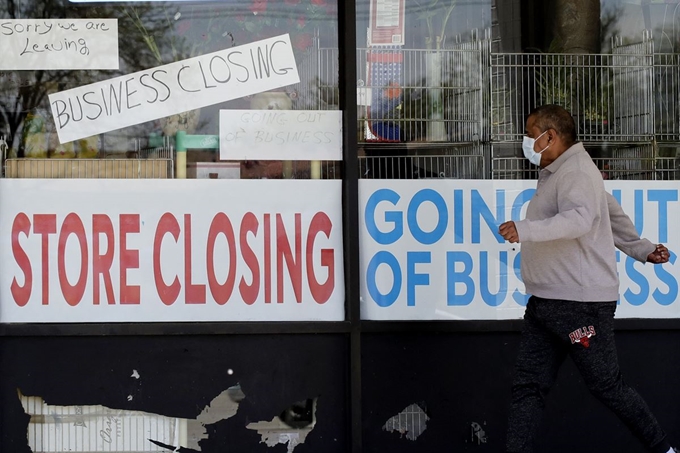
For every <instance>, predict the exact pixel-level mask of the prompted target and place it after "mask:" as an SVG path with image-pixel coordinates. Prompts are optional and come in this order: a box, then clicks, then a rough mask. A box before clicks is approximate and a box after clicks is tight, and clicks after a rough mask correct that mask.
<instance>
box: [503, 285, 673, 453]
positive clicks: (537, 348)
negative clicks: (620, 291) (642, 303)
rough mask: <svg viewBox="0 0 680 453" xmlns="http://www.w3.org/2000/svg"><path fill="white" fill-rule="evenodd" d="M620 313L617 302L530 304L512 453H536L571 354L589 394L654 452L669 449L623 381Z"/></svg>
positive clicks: (513, 410) (515, 390)
mask: <svg viewBox="0 0 680 453" xmlns="http://www.w3.org/2000/svg"><path fill="white" fill-rule="evenodd" d="M615 310H616V302H574V301H566V300H553V299H541V298H538V297H533V296H532V297H531V298H530V299H529V303H528V304H527V307H526V312H525V314H524V328H523V332H522V340H521V343H520V348H519V355H518V357H517V362H516V366H515V377H514V380H513V384H512V403H511V406H510V416H509V419H508V433H507V452H508V453H527V452H532V451H533V441H534V437H535V434H536V429H537V427H538V424H539V422H540V418H541V413H542V411H543V407H544V400H545V396H546V395H547V393H548V391H549V390H550V387H551V386H552V384H553V382H554V381H555V378H556V377H557V372H558V371H559V368H560V365H561V364H562V362H563V361H564V359H565V358H566V356H567V354H568V355H569V356H571V358H572V360H573V361H574V363H575V364H576V367H577V368H578V370H579V372H580V373H581V376H582V377H583V380H584V381H585V383H586V385H587V386H588V389H589V390H590V392H591V393H592V394H593V395H594V396H595V397H597V399H599V400H600V401H601V402H602V403H603V404H604V405H605V406H607V407H608V408H609V409H611V410H612V411H613V412H614V413H615V414H616V415H617V416H618V417H619V418H620V419H621V421H622V422H623V423H624V424H625V425H626V426H627V427H628V428H629V429H630V430H631V432H633V434H635V436H637V437H638V438H639V439H640V440H641V441H642V443H643V444H644V445H646V446H647V447H649V449H650V451H651V452H654V453H657V452H659V453H661V452H663V453H666V452H667V451H668V450H669V448H670V446H669V445H668V442H667V441H666V438H665V434H664V432H663V430H662V429H661V427H660V426H659V423H658V422H657V421H656V419H655V418H654V415H652V413H651V412H650V410H649V408H648V407H647V404H646V403H645V402H644V400H643V399H642V398H641V397H640V395H638V393H637V392H636V391H635V390H634V389H633V388H631V387H629V386H628V385H627V384H626V383H625V382H624V381H623V379H622V378H621V372H620V370H619V364H618V359H617V356H616V344H615V342H614V331H613V327H614V312H615Z"/></svg>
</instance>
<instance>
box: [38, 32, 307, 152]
mask: <svg viewBox="0 0 680 453" xmlns="http://www.w3.org/2000/svg"><path fill="white" fill-rule="evenodd" d="M299 82H300V77H299V76H298V71H297V66H296V64H295V56H294V55H293V48H292V46H291V43H290V37H289V36H288V35H281V36H276V37H273V38H269V39H264V40H262V41H256V42H253V43H250V44H246V45H243V46H237V47H231V48H229V49H224V50H220V51H218V52H213V53H209V54H205V55H201V56H199V57H194V58H189V59H187V60H182V61H178V62H175V63H170V64H167V65H163V66H157V67H155V68H151V69H147V70H144V71H139V72H135V73H132V74H127V75H124V76H120V77H115V78H113V79H108V80H104V81H102V82H97V83H93V84H90V85H84V86H82V87H78V88H74V89H71V90H66V91H61V92H59V93H54V94H51V95H50V96H49V98H50V106H51V109H52V115H53V116H54V122H55V125H56V128H57V134H58V135H59V141H60V142H61V143H65V142H70V141H73V140H78V139H81V138H84V137H89V136H91V135H96V134H101V133H103V132H109V131H113V130H116V129H121V128H123V127H127V126H132V125H135V124H139V123H144V122H147V121H152V120H155V119H158V118H163V117H166V116H170V115H174V114H176V113H182V112H186V111H188V110H193V109H197V108H201V107H206V106H208V105H214V104H219V103H221V102H225V101H229V100H232V99H237V98H240V97H243V96H248V95H251V94H255V93H260V92H262V91H267V90H272V89H275V88H280V87H284V86H287V85H292V84H294V83H299Z"/></svg>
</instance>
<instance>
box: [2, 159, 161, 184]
mask: <svg viewBox="0 0 680 453" xmlns="http://www.w3.org/2000/svg"><path fill="white" fill-rule="evenodd" d="M173 174H174V173H173V161H172V160H171V159H7V160H6V161H5V178H92V179H169V178H172V177H173Z"/></svg>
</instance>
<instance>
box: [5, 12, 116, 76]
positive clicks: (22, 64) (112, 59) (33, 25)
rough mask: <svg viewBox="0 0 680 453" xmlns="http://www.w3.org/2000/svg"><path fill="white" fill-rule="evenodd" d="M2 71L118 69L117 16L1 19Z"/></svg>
mask: <svg viewBox="0 0 680 453" xmlns="http://www.w3.org/2000/svg"><path fill="white" fill-rule="evenodd" d="M0 55H2V58H0V70H3V71H5V70H39V69H118V20H117V19H0Z"/></svg>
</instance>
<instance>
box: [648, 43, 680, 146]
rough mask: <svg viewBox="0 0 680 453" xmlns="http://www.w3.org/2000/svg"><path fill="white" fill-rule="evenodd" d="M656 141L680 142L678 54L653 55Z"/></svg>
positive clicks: (679, 68) (679, 64) (679, 58)
mask: <svg viewBox="0 0 680 453" xmlns="http://www.w3.org/2000/svg"><path fill="white" fill-rule="evenodd" d="M654 105H655V114H656V115H655V128H654V132H655V134H656V139H657V140H658V141H663V142H677V141H680V54H656V55H654Z"/></svg>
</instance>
